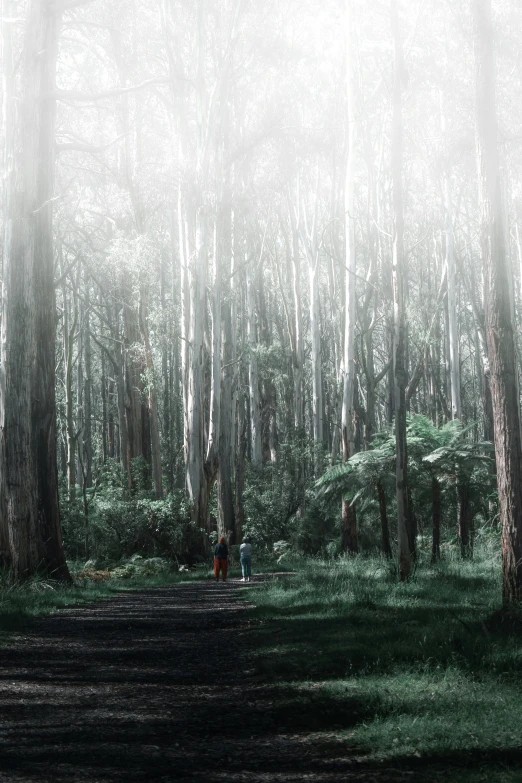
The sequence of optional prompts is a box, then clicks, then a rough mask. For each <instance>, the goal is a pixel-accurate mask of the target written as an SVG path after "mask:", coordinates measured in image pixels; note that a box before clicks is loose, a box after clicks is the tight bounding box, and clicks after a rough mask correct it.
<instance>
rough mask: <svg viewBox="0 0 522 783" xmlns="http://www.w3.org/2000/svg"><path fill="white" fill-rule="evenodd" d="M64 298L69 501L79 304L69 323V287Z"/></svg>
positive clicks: (72, 489) (72, 493)
mask: <svg viewBox="0 0 522 783" xmlns="http://www.w3.org/2000/svg"><path fill="white" fill-rule="evenodd" d="M62 298H63V319H62V339H63V375H64V378H63V382H64V388H65V433H66V442H67V491H68V494H69V500H70V501H74V500H75V497H76V441H77V436H76V425H75V421H74V393H73V351H74V341H75V335H76V329H77V327H78V304H77V301H76V297H74V298H73V312H72V323H70V322H69V316H70V313H69V298H68V296H67V286H66V285H65V284H64V285H63V288H62Z"/></svg>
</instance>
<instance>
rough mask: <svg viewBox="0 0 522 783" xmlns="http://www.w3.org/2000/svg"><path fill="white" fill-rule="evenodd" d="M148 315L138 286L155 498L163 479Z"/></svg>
mask: <svg viewBox="0 0 522 783" xmlns="http://www.w3.org/2000/svg"><path fill="white" fill-rule="evenodd" d="M147 313H148V291H147V288H146V285H145V284H142V285H141V286H140V307H139V313H138V317H139V323H140V332H141V339H142V341H143V346H144V350H145V365H146V367H147V374H148V397H149V411H148V413H149V419H150V444H151V453H152V479H153V484H154V493H155V495H156V497H157V498H161V497H163V478H162V467H161V441H160V435H159V425H158V400H157V393H156V383H155V378H154V361H153V358H152V348H151V344H150V337H149V325H148V322H147Z"/></svg>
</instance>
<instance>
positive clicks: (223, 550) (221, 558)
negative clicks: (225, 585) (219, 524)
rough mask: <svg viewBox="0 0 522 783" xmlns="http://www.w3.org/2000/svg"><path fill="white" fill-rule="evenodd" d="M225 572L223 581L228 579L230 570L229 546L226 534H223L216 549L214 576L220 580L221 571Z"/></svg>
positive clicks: (217, 580)
mask: <svg viewBox="0 0 522 783" xmlns="http://www.w3.org/2000/svg"><path fill="white" fill-rule="evenodd" d="M220 571H221V573H222V574H223V581H224V582H226V581H227V572H228V547H227V542H226V540H225V537H224V536H221V538H220V539H219V541H218V542H217V544H216V548H215V549H214V576H215V577H216V582H219V572H220Z"/></svg>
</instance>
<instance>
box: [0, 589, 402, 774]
mask: <svg viewBox="0 0 522 783" xmlns="http://www.w3.org/2000/svg"><path fill="white" fill-rule="evenodd" d="M237 587H238V584H237V583H236V584H234V583H233V582H232V583H228V584H226V585H222V584H219V585H216V584H215V583H213V582H199V583H194V584H190V585H179V586H176V587H172V588H165V589H154V590H146V591H142V592H139V593H130V594H129V593H127V594H122V595H120V596H117V597H116V598H111V599H108V600H105V601H100V602H98V603H96V604H93V605H91V606H83V607H80V608H72V609H68V610H64V611H61V612H60V613H59V614H56V615H54V616H52V617H48V618H44V619H41V620H39V621H38V622H35V623H34V625H32V626H31V628H30V630H29V631H28V632H27V633H26V634H25V635H24V636H23V637H21V638H19V639H17V640H16V641H15V643H14V644H10V645H9V646H8V647H4V648H0V781H2V783H3V782H4V781H16V782H19V783H22V782H23V783H33V782H34V783H45V782H46V781H60V782H62V781H63V782H64V783H74V782H75V781H81V782H82V783H83V782H84V781H89V783H94V782H96V783H113V782H115V781H185V780H206V781H221V780H223V781H228V782H229V783H238V782H239V781H251V782H253V783H275V782H279V781H281V782H282V781H284V782H285V783H293V782H294V781H295V782H296V783H297V781H303V780H307V781H328V783H332V782H333V781H336V782H337V781H339V783H341V781H342V782H343V783H344V781H346V780H347V779H349V780H360V781H383V780H404V779H406V778H405V777H403V774H397V776H395V775H394V772H393V771H392V770H387V771H386V773H384V774H383V772H384V771H383V770H382V768H381V769H380V770H378V769H375V768H374V769H371V768H370V769H369V768H368V767H365V768H364V769H363V768H361V767H360V766H358V762H357V759H356V757H355V756H354V754H353V752H352V753H350V749H349V748H348V747H347V746H345V744H344V743H340V742H338V741H336V740H334V739H332V740H331V741H328V740H325V738H324V736H320V737H317V736H316V735H309V734H308V735H307V734H305V733H301V734H299V733H295V732H292V730H291V728H290V727H288V726H284V725H278V720H279V719H278V717H277V715H278V711H277V709H276V708H275V707H276V705H275V702H274V698H275V699H277V697H275V696H274V694H275V692H274V691H273V690H271V689H270V688H268V687H264V686H263V685H262V684H260V683H259V682H257V681H256V679H255V676H254V671H253V670H252V668H251V667H252V662H251V661H249V657H248V656H249V649H250V645H251V640H252V634H249V616H248V606H247V605H246V604H245V603H244V602H239V601H237V600H236V599H237V595H234V593H235V591H236V590H237ZM254 589H255V588H254ZM406 774H408V773H406ZM409 774H410V775H411V773H409ZM408 779H410V780H411V779H412V778H411V777H409V778H408Z"/></svg>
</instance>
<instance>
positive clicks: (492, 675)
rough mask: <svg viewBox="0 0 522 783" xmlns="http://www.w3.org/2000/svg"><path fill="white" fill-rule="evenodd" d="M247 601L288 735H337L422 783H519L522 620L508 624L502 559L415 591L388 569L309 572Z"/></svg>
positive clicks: (419, 582) (443, 573) (484, 558)
mask: <svg viewBox="0 0 522 783" xmlns="http://www.w3.org/2000/svg"><path fill="white" fill-rule="evenodd" d="M246 594H247V596H248V600H250V601H253V602H254V604H255V605H256V609H255V615H256V616H257V618H258V619H259V620H260V621H261V622H260V624H259V626H258V630H257V632H256V633H257V639H256V642H257V648H256V653H255V660H256V667H257V676H258V678H259V680H260V681H261V682H264V683H267V684H268V685H271V686H273V687H274V688H275V690H276V693H277V696H276V697H275V699H274V703H275V704H276V705H278V706H277V710H278V712H279V715H278V718H279V722H280V725H281V726H282V727H283V730H287V731H289V732H313V733H319V734H321V733H324V734H325V735H329V736H331V734H332V732H333V733H334V734H336V735H337V736H338V737H340V738H343V739H345V740H346V741H347V742H348V743H349V745H350V747H351V748H352V749H353V752H354V754H357V755H360V756H361V757H362V758H363V759H364V760H365V761H366V762H367V763H369V764H370V763H371V764H376V763H383V764H387V763H389V764H391V765H392V766H393V767H394V768H401V769H402V768H403V767H404V768H405V769H410V768H411V771H412V774H415V775H416V776H417V777H415V779H423V780H436V779H439V778H438V775H439V774H440V775H444V774H445V772H446V771H447V770H451V771H452V774H453V775H454V777H451V776H450V779H451V780H458V781H461V780H462V781H482V780H495V781H504V780H505V781H515V780H516V781H520V780H522V773H521V772H520V768H521V764H522V726H521V723H520V714H521V711H522V708H521V704H522V613H520V614H519V613H517V612H513V613H510V614H506V613H502V612H500V611H499V605H500V595H501V585H500V567H499V561H498V557H497V555H496V553H494V554H492V553H491V551H487V550H486V551H483V552H482V553H480V554H478V555H477V556H476V558H475V559H474V560H473V561H468V562H463V561H460V560H458V559H457V558H451V557H450V558H448V559H446V560H445V561H444V562H442V563H440V564H438V565H435V566H431V565H423V566H422V567H419V568H418V569H417V572H416V574H415V576H414V577H413V578H412V579H411V580H410V581H409V582H408V583H406V584H404V583H403V584H401V583H399V582H398V581H397V578H396V575H395V573H394V569H393V567H391V566H390V565H389V564H388V563H386V562H385V561H383V560H380V559H377V558H375V559H368V558H350V559H346V560H338V561H334V562H331V561H330V562H321V561H309V562H308V563H307V564H306V566H305V567H304V568H303V569H302V570H301V571H299V572H298V573H296V574H295V575H293V576H288V577H283V578H280V579H277V580H270V581H267V582H266V583H264V584H262V585H260V586H258V587H257V588H256V589H254V590H248V592H247V593H246Z"/></svg>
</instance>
